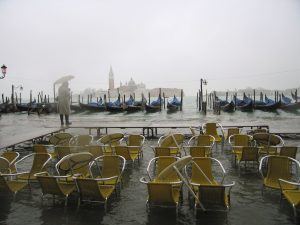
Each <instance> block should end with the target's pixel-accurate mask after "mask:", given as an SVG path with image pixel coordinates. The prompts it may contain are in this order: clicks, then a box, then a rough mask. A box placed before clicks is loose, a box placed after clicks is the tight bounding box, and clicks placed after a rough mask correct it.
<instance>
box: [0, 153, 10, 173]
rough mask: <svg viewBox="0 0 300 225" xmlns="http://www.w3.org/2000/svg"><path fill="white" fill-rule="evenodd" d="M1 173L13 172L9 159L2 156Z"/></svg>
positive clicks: (0, 159) (0, 160)
mask: <svg viewBox="0 0 300 225" xmlns="http://www.w3.org/2000/svg"><path fill="white" fill-rule="evenodd" d="M0 173H6V174H7V173H11V170H10V167H9V161H8V160H7V159H6V158H3V157H0Z"/></svg>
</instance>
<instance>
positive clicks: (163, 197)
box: [147, 182, 176, 205]
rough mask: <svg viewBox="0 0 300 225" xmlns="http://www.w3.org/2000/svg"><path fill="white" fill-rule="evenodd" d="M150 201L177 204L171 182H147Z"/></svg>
mask: <svg viewBox="0 0 300 225" xmlns="http://www.w3.org/2000/svg"><path fill="white" fill-rule="evenodd" d="M147 187H148V194H149V199H148V201H149V203H150V204H154V205H176V201H175V199H174V197H173V187H172V184H171V183H160V182H157V183H156V182H149V183H147Z"/></svg>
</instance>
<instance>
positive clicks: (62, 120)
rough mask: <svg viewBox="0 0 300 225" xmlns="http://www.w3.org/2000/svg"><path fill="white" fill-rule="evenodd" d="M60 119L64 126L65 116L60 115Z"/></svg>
mask: <svg viewBox="0 0 300 225" xmlns="http://www.w3.org/2000/svg"><path fill="white" fill-rule="evenodd" d="M59 117H60V124H61V125H62V126H63V125H64V115H63V114H60V115H59Z"/></svg>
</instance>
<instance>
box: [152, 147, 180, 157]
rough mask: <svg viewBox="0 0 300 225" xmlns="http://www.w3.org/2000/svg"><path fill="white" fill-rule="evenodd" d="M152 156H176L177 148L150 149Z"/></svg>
mask: <svg viewBox="0 0 300 225" xmlns="http://www.w3.org/2000/svg"><path fill="white" fill-rule="evenodd" d="M152 149H153V152H154V156H155V157H159V156H177V150H178V148H177V147H152Z"/></svg>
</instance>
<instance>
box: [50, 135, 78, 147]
mask: <svg viewBox="0 0 300 225" xmlns="http://www.w3.org/2000/svg"><path fill="white" fill-rule="evenodd" d="M72 137H73V135H72V134H70V133H66V132H61V133H56V134H53V135H52V136H51V137H50V138H49V144H51V145H63V146H66V145H69V141H70V139H71V138H72Z"/></svg>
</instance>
